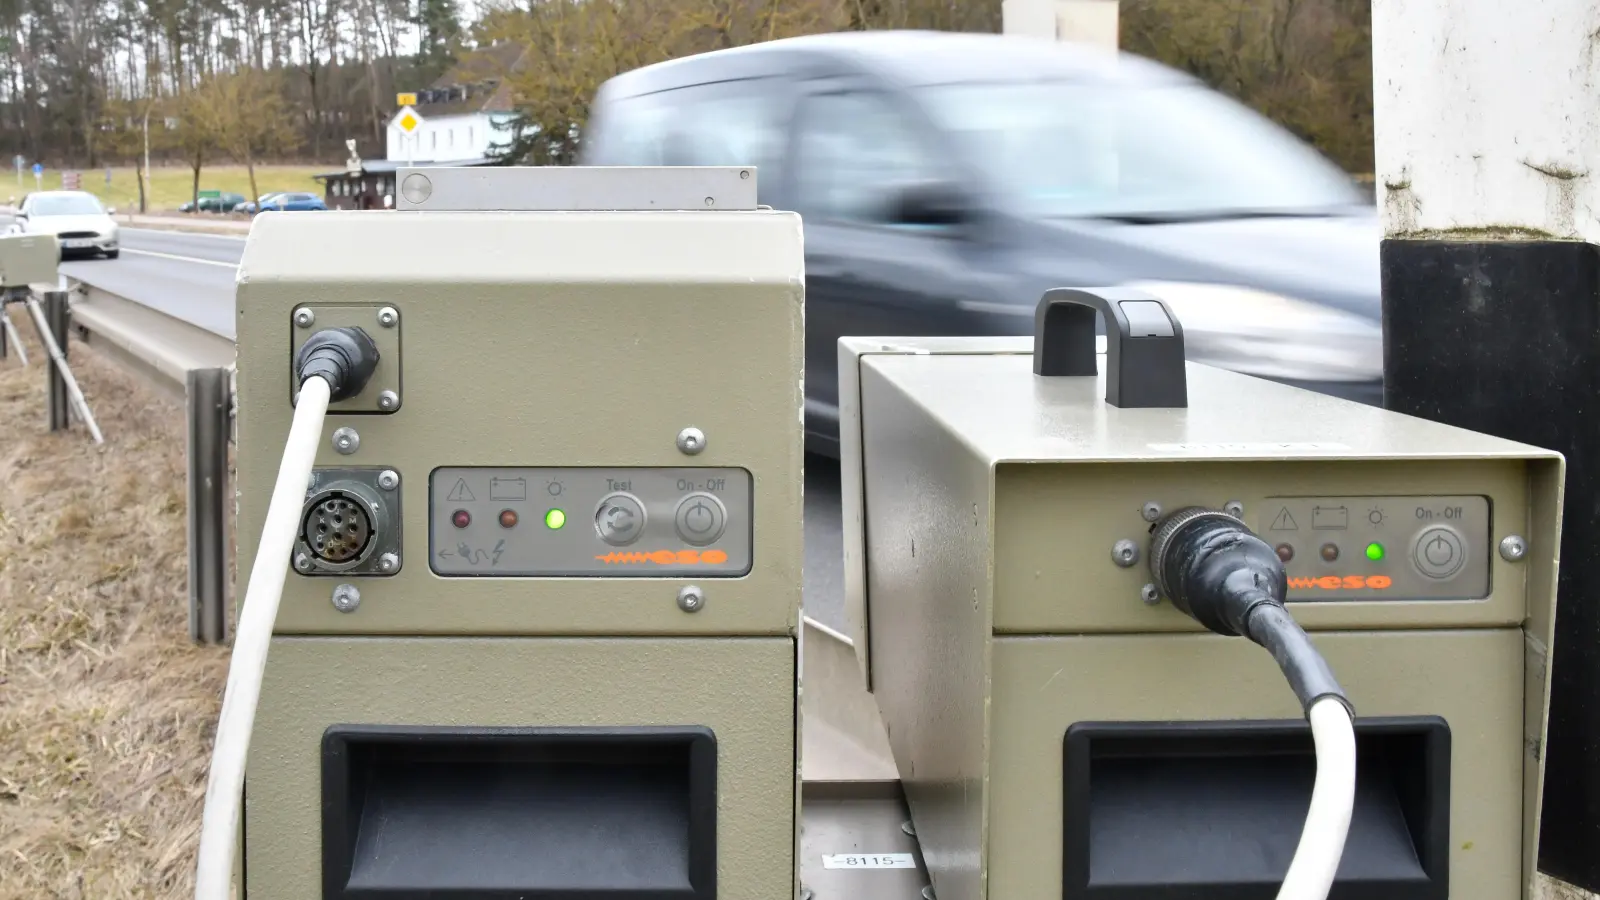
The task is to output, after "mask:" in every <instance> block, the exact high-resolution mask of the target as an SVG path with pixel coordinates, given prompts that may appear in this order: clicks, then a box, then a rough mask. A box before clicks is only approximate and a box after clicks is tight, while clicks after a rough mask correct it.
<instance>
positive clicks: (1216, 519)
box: [1150, 508, 1289, 637]
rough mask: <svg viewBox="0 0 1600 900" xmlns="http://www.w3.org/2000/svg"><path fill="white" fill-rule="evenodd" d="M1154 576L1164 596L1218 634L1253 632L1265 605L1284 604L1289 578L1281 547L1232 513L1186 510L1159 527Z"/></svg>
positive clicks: (1153, 548)
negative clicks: (1254, 614) (1254, 615)
mask: <svg viewBox="0 0 1600 900" xmlns="http://www.w3.org/2000/svg"><path fill="white" fill-rule="evenodd" d="M1150 566H1151V574H1152V575H1154V576H1155V579H1156V587H1158V588H1160V590H1161V594H1162V596H1164V597H1166V598H1168V599H1169V600H1171V601H1172V603H1173V605H1174V606H1176V607H1178V609H1180V610H1182V611H1183V612H1185V613H1187V614H1188V615H1189V616H1190V617H1191V618H1193V619H1194V620H1195V621H1197V622H1199V623H1200V624H1201V625H1204V626H1205V627H1207V628H1209V629H1210V630H1212V631H1214V632H1216V633H1217V634H1221V635H1227V636H1229V637H1234V636H1238V635H1246V634H1248V633H1249V632H1248V628H1247V625H1248V623H1249V621H1250V613H1251V611H1252V610H1254V608H1255V607H1256V606H1258V605H1260V604H1262V603H1275V604H1277V605H1278V606H1282V605H1283V598H1284V597H1286V596H1288V594H1289V576H1288V573H1287V572H1285V571H1284V568H1283V561H1282V560H1280V559H1278V554H1277V551H1275V550H1273V549H1272V548H1271V547H1270V546H1268V545H1267V543H1266V542H1265V541H1263V540H1261V539H1260V538H1258V537H1256V536H1255V535H1253V534H1251V533H1250V529H1249V528H1247V527H1246V526H1245V524H1244V523H1243V522H1240V521H1239V520H1238V519H1235V518H1234V517H1233V516H1230V515H1228V514H1227V513H1223V512H1217V511H1215V510H1207V509H1196V508H1191V509H1181V510H1179V511H1177V512H1175V513H1173V514H1172V516H1171V517H1169V518H1168V519H1167V520H1166V521H1165V522H1163V523H1162V524H1161V527H1160V528H1159V529H1157V530H1156V534H1155V539H1154V540H1153V541H1152V542H1151V552H1150Z"/></svg>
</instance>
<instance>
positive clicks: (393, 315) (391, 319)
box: [378, 306, 400, 328]
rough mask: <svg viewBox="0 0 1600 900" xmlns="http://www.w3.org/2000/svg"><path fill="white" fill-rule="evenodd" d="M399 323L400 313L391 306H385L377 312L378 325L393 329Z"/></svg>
mask: <svg viewBox="0 0 1600 900" xmlns="http://www.w3.org/2000/svg"><path fill="white" fill-rule="evenodd" d="M399 321H400V311H399V310H398V309H395V308H394V307H392V306H385V307H384V308H383V309H380V310H378V324H379V325H382V326H383V327H385V328H393V327H394V326H395V323H397V322H399Z"/></svg>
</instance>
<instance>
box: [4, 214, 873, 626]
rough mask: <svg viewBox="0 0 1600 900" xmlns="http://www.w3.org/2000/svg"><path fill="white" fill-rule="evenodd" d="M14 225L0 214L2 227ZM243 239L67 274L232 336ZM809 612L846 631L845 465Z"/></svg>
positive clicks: (810, 529) (819, 531)
mask: <svg viewBox="0 0 1600 900" xmlns="http://www.w3.org/2000/svg"><path fill="white" fill-rule="evenodd" d="M9 224H10V220H9V219H8V218H3V217H0V230H3V229H4V227H5V226H8V225H9ZM243 252H244V239H243V238H238V237H231V236H224V235H210V234H192V233H184V232H175V231H153V230H149V229H143V228H129V227H126V226H124V227H123V229H122V255H121V257H120V258H119V259H114V260H112V259H89V260H77V261H72V262H66V263H63V264H62V267H61V269H62V271H63V272H64V273H66V274H67V275H69V276H71V277H74V278H81V279H83V280H85V281H89V282H90V283H92V284H94V285H95V286H97V287H100V288H103V289H105V290H107V291H110V292H111V293H114V294H117V295H119V296H122V297H126V298H128V299H130V300H135V301H137V302H139V303H143V304H145V305H146V306H150V307H154V308H156V309H159V310H161V311H163V312H165V313H167V314H169V315H172V316H175V317H177V318H180V319H183V320H185V321H188V322H193V323H194V324H196V325H199V326H201V327H202V328H205V329H206V330H208V331H212V332H215V333H217V334H220V335H223V336H225V337H228V338H232V337H233V336H234V315H233V291H234V271H235V267H236V266H237V265H238V263H239V257H240V255H241V254H242V253H243ZM805 490H806V512H805V540H806V548H805V555H806V559H805V612H806V615H808V616H810V617H812V618H813V619H816V620H817V621H819V622H822V623H823V624H825V625H828V626H829V627H831V628H834V629H837V630H840V631H843V630H844V576H843V560H842V555H843V549H842V548H843V544H842V542H841V541H842V539H841V536H840V510H839V466H838V464H837V463H835V462H833V461H831V460H825V459H821V458H818V457H809V458H807V460H806V485H805Z"/></svg>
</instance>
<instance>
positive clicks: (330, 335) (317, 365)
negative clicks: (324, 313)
mask: <svg viewBox="0 0 1600 900" xmlns="http://www.w3.org/2000/svg"><path fill="white" fill-rule="evenodd" d="M294 368H295V389H296V390H298V389H299V387H300V386H301V385H303V384H305V383H306V381H307V380H308V379H311V378H318V377H320V378H322V379H323V380H325V381H327V382H328V401H329V402H330V403H337V402H339V401H340V400H349V399H350V398H351V397H354V396H356V395H357V394H360V393H361V391H362V390H363V389H365V388H366V386H367V382H368V381H370V380H372V373H373V372H375V371H377V368H378V345H377V344H376V343H374V342H373V340H372V337H371V336H370V335H368V334H367V333H366V332H365V331H363V330H362V329H360V328H351V327H341V328H324V329H322V330H321V331H319V332H317V333H316V334H313V335H312V336H311V337H310V338H308V339H307V340H306V342H305V343H304V344H302V345H301V346H300V352H299V353H298V354H296V356H295V360H294Z"/></svg>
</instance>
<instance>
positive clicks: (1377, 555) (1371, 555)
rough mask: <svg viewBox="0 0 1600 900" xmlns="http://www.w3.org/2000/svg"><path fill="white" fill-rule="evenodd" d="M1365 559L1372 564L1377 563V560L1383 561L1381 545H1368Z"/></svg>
mask: <svg viewBox="0 0 1600 900" xmlns="http://www.w3.org/2000/svg"><path fill="white" fill-rule="evenodd" d="M1367 559H1370V560H1372V561H1373V562H1377V561H1378V560H1380V559H1383V545H1382V544H1379V543H1377V542H1373V543H1371V544H1368V545H1367Z"/></svg>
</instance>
